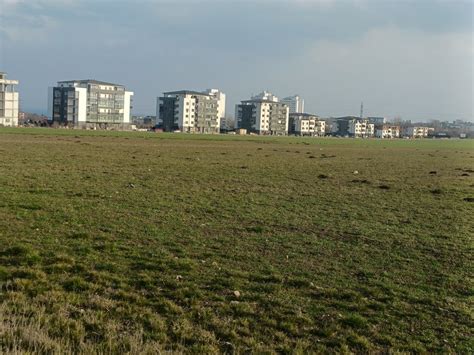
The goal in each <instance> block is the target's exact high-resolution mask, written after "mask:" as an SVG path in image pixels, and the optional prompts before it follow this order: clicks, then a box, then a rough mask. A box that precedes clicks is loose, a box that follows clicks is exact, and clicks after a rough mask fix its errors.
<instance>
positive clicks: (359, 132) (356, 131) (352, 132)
mask: <svg viewBox="0 0 474 355" xmlns="http://www.w3.org/2000/svg"><path fill="white" fill-rule="evenodd" d="M374 134H375V125H374V124H373V123H370V122H369V121H368V120H364V119H362V120H352V121H350V122H349V136H351V137H355V138H369V137H373V136H374Z"/></svg>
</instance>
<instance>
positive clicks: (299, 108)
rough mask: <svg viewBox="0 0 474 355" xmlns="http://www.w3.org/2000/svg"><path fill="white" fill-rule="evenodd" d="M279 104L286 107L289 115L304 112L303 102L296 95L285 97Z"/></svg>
mask: <svg viewBox="0 0 474 355" xmlns="http://www.w3.org/2000/svg"><path fill="white" fill-rule="evenodd" d="M281 102H283V103H284V104H287V105H288V108H289V110H290V114H291V113H303V112H304V100H303V99H302V98H301V97H299V96H298V95H293V96H288V97H285V98H284V99H281Z"/></svg>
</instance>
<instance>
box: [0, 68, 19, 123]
mask: <svg viewBox="0 0 474 355" xmlns="http://www.w3.org/2000/svg"><path fill="white" fill-rule="evenodd" d="M16 85H18V80H10V79H7V74H6V73H3V72H0V126H7V127H15V126H18V112H19V111H18V107H19V100H20V98H19V94H18V91H16Z"/></svg>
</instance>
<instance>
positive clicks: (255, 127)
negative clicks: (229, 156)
mask: <svg viewBox="0 0 474 355" xmlns="http://www.w3.org/2000/svg"><path fill="white" fill-rule="evenodd" d="M263 94H264V95H259V96H258V98H255V96H254V98H252V99H250V100H244V101H241V103H240V104H238V105H236V106H235V125H236V128H237V129H241V128H244V129H246V130H247V131H248V132H250V133H258V134H271V135H286V134H288V118H289V110H288V106H287V105H286V104H284V103H281V102H278V98H277V97H276V96H274V95H272V94H270V93H266V92H264V93H263Z"/></svg>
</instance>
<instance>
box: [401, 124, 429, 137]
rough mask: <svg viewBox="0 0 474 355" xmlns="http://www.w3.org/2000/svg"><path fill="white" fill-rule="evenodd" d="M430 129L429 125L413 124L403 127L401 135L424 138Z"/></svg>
mask: <svg viewBox="0 0 474 355" xmlns="http://www.w3.org/2000/svg"><path fill="white" fill-rule="evenodd" d="M430 130H432V129H431V128H430V127H422V126H414V127H405V128H404V129H403V136H404V137H408V138H426V137H428V134H429V132H430Z"/></svg>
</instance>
